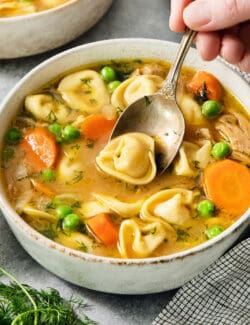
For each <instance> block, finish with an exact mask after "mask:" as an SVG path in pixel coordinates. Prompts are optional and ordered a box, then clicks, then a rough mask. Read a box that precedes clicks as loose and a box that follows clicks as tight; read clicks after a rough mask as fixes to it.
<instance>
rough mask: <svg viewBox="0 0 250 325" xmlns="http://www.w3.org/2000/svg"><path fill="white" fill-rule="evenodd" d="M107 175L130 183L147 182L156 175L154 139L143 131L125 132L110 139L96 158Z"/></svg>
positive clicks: (139, 183) (140, 183)
mask: <svg viewBox="0 0 250 325" xmlns="http://www.w3.org/2000/svg"><path fill="white" fill-rule="evenodd" d="M96 163H97V165H98V167H99V168H100V169H101V170H102V171H103V172H105V173H106V174H108V175H111V176H113V177H115V178H118V179H120V180H122V181H125V182H127V183H130V184H137V185H142V184H148V183H150V182H151V181H152V180H153V179H154V178H155V175H156V171H157V168H156V163H155V144H154V140H153V139H152V138H151V137H150V136H148V135H146V134H143V133H137V132H134V133H126V134H123V135H121V136H119V137H117V138H115V139H113V140H112V141H110V142H109V143H108V144H107V145H106V146H105V147H104V149H103V150H102V151H101V152H100V153H99V155H98V156H97V158H96Z"/></svg>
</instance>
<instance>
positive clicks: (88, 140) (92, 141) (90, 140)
mask: <svg viewBox="0 0 250 325" xmlns="http://www.w3.org/2000/svg"><path fill="white" fill-rule="evenodd" d="M94 144H95V141H94V140H92V139H87V144H86V146H87V147H88V148H93V147H94Z"/></svg>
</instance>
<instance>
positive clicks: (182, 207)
mask: <svg viewBox="0 0 250 325" xmlns="http://www.w3.org/2000/svg"><path fill="white" fill-rule="evenodd" d="M196 194H197V193H195V192H193V191H189V190H186V189H181V188H175V189H167V190H162V191H160V192H157V193H155V194H154V195H152V196H151V197H149V198H148V199H147V200H146V201H145V202H144V203H143V205H142V209H141V218H142V219H143V220H147V221H156V220H157V218H158V219H162V220H163V221H165V222H167V223H171V224H175V225H183V224H184V223H185V222H186V221H188V220H189V219H190V218H191V215H192V209H193V203H194V198H195V195H196Z"/></svg>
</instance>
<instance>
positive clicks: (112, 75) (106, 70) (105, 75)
mask: <svg viewBox="0 0 250 325" xmlns="http://www.w3.org/2000/svg"><path fill="white" fill-rule="evenodd" d="M101 77H102V79H103V80H105V81H114V80H115V79H116V72H115V70H114V69H113V68H111V67H108V66H106V67H103V68H102V70H101Z"/></svg>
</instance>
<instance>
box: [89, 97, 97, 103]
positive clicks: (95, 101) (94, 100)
mask: <svg viewBox="0 0 250 325" xmlns="http://www.w3.org/2000/svg"><path fill="white" fill-rule="evenodd" d="M89 102H90V103H91V104H96V103H97V100H96V99H95V98H90V99H89Z"/></svg>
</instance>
